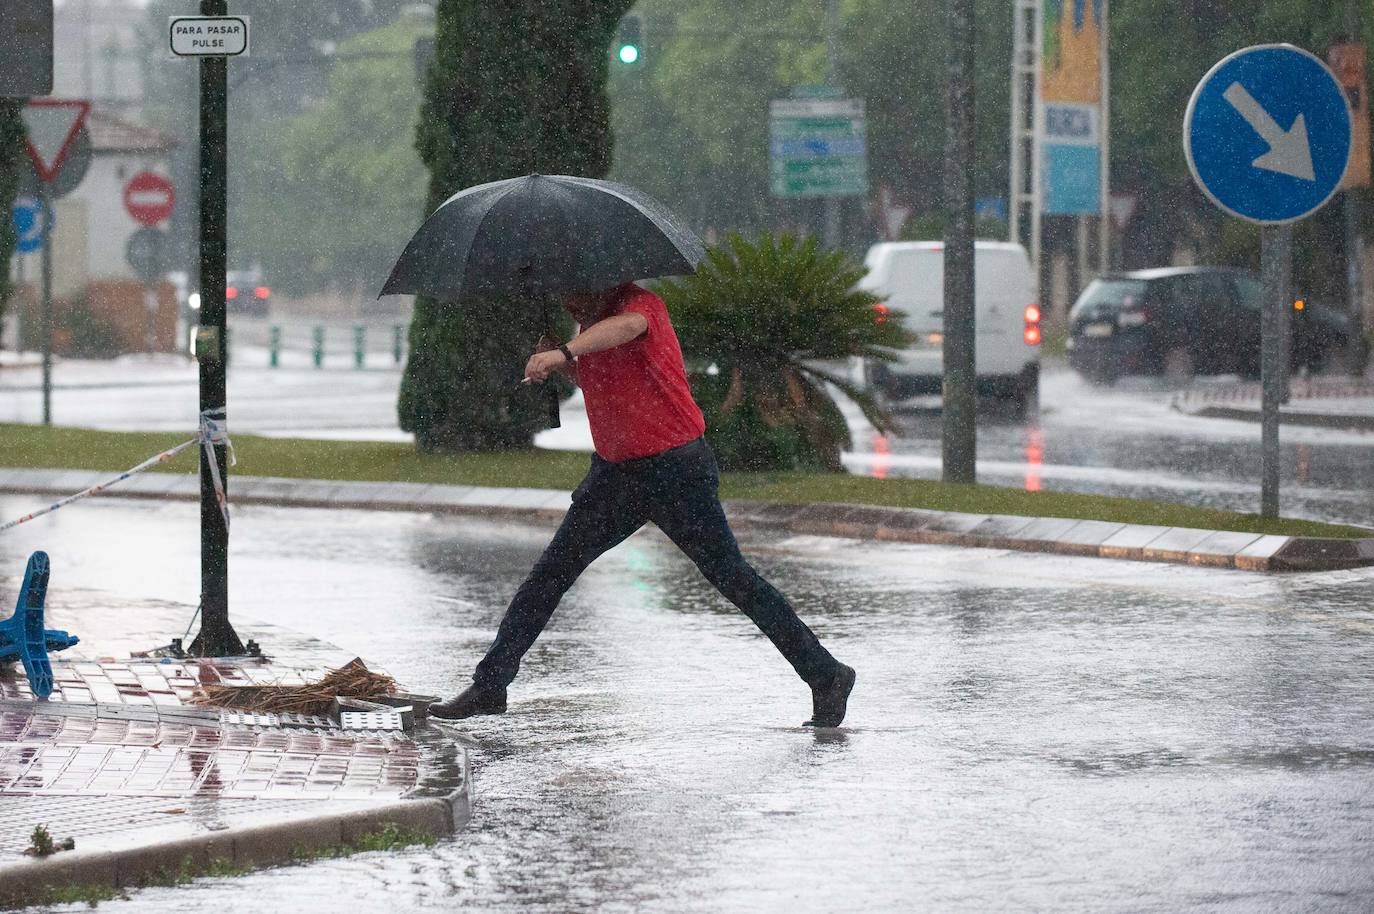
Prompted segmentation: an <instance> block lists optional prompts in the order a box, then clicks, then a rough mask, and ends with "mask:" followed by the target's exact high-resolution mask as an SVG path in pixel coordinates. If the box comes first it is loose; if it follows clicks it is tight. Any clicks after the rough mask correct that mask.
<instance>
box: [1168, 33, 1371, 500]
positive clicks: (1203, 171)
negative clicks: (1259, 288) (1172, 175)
mask: <svg viewBox="0 0 1374 914" xmlns="http://www.w3.org/2000/svg"><path fill="white" fill-rule="evenodd" d="M1350 145H1351V116H1350V107H1349V105H1348V103H1347V101H1346V97H1345V93H1344V92H1343V91H1342V89H1341V85H1340V83H1339V82H1337V81H1336V78H1335V76H1333V75H1332V73H1331V71H1330V69H1328V68H1327V66H1326V64H1325V63H1323V62H1322V61H1321V60H1320V59H1319V58H1317V57H1316V56H1314V55H1312V54H1310V53H1308V52H1307V51H1304V50H1302V49H1301V48H1297V47H1294V46H1293V45H1287V44H1267V45H1257V46H1255V47H1250V48H1245V49H1244V50H1241V51H1237V52H1235V53H1234V54H1231V55H1230V56H1228V57H1226V58H1223V59H1222V60H1221V61H1220V62H1219V63H1217V65H1216V66H1214V67H1212V69H1211V70H1210V71H1208V73H1207V75H1206V76H1204V77H1203V78H1202V81H1201V82H1199V83H1198V85H1197V88H1195V89H1194V90H1193V96H1192V98H1191V99H1190V100H1189V101H1188V111H1187V113H1186V114H1185V115H1184V120H1183V148H1184V153H1185V154H1186V156H1187V158H1188V167H1189V169H1190V170H1191V171H1192V173H1193V178H1194V180H1196V181H1197V183H1198V186H1199V187H1201V188H1202V191H1203V193H1205V194H1206V195H1207V196H1208V197H1209V198H1210V199H1211V201H1212V202H1213V203H1215V204H1216V205H1217V206H1219V207H1221V209H1223V210H1224V211H1225V212H1227V213H1229V214H1231V215H1232V216H1236V217H1238V218H1240V219H1245V220H1247V221H1250V222H1256V223H1259V224H1260V225H1262V226H1263V228H1262V230H1261V249H1260V252H1261V261H1262V264H1263V277H1264V297H1265V300H1264V306H1263V312H1262V314H1261V319H1260V332H1261V342H1260V373H1261V377H1262V382H1263V399H1262V410H1263V412H1262V421H1261V431H1260V442H1261V443H1260V451H1261V462H1262V466H1261V493H1260V510H1261V513H1262V514H1263V516H1264V517H1266V518H1275V517H1278V513H1279V403H1280V402H1281V401H1282V399H1283V396H1284V391H1285V388H1286V374H1287V368H1288V354H1287V352H1286V351H1285V348H1286V346H1285V341H1286V337H1287V331H1286V327H1287V321H1288V312H1289V305H1290V302H1291V295H1290V290H1289V276H1290V273H1291V261H1292V252H1293V229H1292V223H1293V222H1295V221H1297V220H1298V219H1302V218H1304V217H1305V216H1308V215H1310V214H1311V213H1313V212H1315V211H1316V210H1318V209H1320V208H1321V207H1322V206H1323V205H1324V204H1325V203H1326V201H1327V200H1329V199H1331V195H1332V194H1334V193H1335V192H1336V188H1337V187H1338V186H1339V185H1340V182H1341V178H1342V176H1343V175H1344V174H1345V169H1346V163H1347V161H1348V160H1349V157H1350Z"/></svg>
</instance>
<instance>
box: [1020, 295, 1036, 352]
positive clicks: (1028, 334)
mask: <svg viewBox="0 0 1374 914" xmlns="http://www.w3.org/2000/svg"><path fill="white" fill-rule="evenodd" d="M1021 315H1022V316H1023V317H1024V318H1025V319H1026V329H1025V331H1024V332H1023V333H1022V334H1021V336H1022V339H1024V340H1025V341H1026V345H1027V346H1037V345H1039V344H1040V306H1039V305H1037V304H1036V303H1035V302H1031V303H1030V304H1029V305H1026V310H1025V311H1023V312H1021Z"/></svg>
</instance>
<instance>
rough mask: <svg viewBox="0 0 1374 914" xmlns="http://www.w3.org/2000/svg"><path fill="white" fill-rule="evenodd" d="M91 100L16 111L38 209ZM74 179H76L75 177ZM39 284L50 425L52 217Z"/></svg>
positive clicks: (47, 201)
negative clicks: (34, 181) (35, 184)
mask: <svg viewBox="0 0 1374 914" xmlns="http://www.w3.org/2000/svg"><path fill="white" fill-rule="evenodd" d="M90 110H91V103H90V102H87V101H79V100H61V99H55V98H45V99H34V100H33V101H30V102H29V103H28V104H27V105H25V106H24V107H23V109H21V110H20V113H19V116H20V117H21V118H22V119H23V121H24V134H25V142H26V143H27V146H28V153H29V159H30V160H31V161H32V162H33V168H34V172H35V173H36V174H37V175H38V208H39V210H40V211H41V212H42V213H45V214H46V213H51V212H52V201H53V199H54V198H55V197H57V196H59V194H57V193H55V192H54V189H53V184H54V183H55V182H56V181H57V180H58V176H59V175H60V174H61V173H62V170H63V166H64V165H65V164H66V161H67V158H68V155H69V153H70V152H71V151H72V149H73V148H74V147H75V145H76V140H77V137H78V136H80V135H81V126H82V124H83V123H84V122H85V120H86V115H87V114H88V113H89V112H90ZM77 180H80V177H79V176H78V178H77ZM40 263H41V267H40V270H41V276H42V279H41V283H42V290H43V291H42V296H43V310H42V318H41V320H42V337H43V424H44V425H52V335H53V314H52V220H51V219H44V220H43V243H42V254H41V255H40Z"/></svg>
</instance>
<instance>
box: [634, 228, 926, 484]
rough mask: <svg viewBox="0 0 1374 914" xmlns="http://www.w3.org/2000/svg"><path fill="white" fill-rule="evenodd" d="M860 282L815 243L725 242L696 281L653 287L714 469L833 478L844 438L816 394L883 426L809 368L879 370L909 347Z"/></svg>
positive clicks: (833, 378)
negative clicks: (850, 362)
mask: <svg viewBox="0 0 1374 914" xmlns="http://www.w3.org/2000/svg"><path fill="white" fill-rule="evenodd" d="M863 274H864V268H863V267H862V266H859V265H857V264H855V263H854V262H853V261H851V260H850V259H849V257H848V255H846V254H845V253H844V252H843V251H827V250H821V249H820V247H819V245H818V243H817V241H816V239H815V238H807V239H805V240H801V239H799V238H797V237H796V236H794V235H790V234H784V235H781V236H779V237H776V238H775V237H774V236H772V235H768V234H765V235H762V236H760V238H759V239H758V241H756V242H749V241H746V240H745V239H744V238H742V237H740V236H739V235H737V234H733V233H732V234H731V235H730V236H729V237H728V238H727V239H726V242H725V244H722V245H715V246H712V247H711V248H709V249H708V250H707V256H706V260H704V261H703V262H702V263H701V265H700V266H699V267H698V268H697V271H696V273H694V274H692V275H691V276H688V277H686V278H684V279H681V280H676V281H665V282H664V283H662V284H661V285H660V286H659V289H658V291H659V294H660V295H661V296H662V297H663V300H664V302H665V303H666V304H667V305H668V310H669V312H670V314H671V315H672V320H673V324H674V326H675V327H676V329H677V334H678V340H679V342H680V343H681V344H682V351H683V355H684V357H685V358H686V359H687V361H688V365H689V366H690V367H691V369H692V387H693V392H694V393H695V395H696V397H697V401H698V402H699V403H700V404H701V406H702V409H703V411H704V412H705V413H706V434H707V438H708V439H709V440H710V441H711V444H712V447H713V448H714V449H715V451H716V454H717V456H718V457H719V459H720V462H721V466H722V467H723V468H724V469H727V470H778V469H825V470H832V471H839V470H841V469H842V468H841V465H840V452H841V450H842V449H843V448H845V447H847V446H848V445H849V431H848V428H847V426H846V424H845V421H844V417H843V416H842V415H841V413H840V411H839V409H838V408H837V407H836V405H835V402H834V401H833V400H832V399H831V398H830V395H829V394H828V393H827V392H826V389H825V384H826V383H830V384H833V385H835V386H836V387H837V388H839V389H840V390H842V391H843V392H844V393H845V394H846V395H847V396H849V397H850V398H851V399H852V400H854V402H855V403H857V404H858V405H859V407H860V408H861V409H863V411H864V414H865V415H866V416H867V417H868V419H869V421H871V422H872V423H873V424H874V425H875V426H877V427H878V428H880V429H886V428H887V427H888V424H889V422H888V417H887V415H886V414H885V413H883V412H882V411H881V410H880V409H879V408H878V406H877V404H876V403H875V402H874V401H873V399H872V398H871V397H870V396H868V395H867V394H866V393H864V392H863V391H862V390H860V389H858V388H857V387H856V386H855V385H853V384H852V383H850V382H849V381H848V380H847V379H845V378H844V377H841V376H840V374H839V373H838V372H837V371H835V370H834V369H831V368H828V367H827V366H825V365H823V364H818V363H823V362H826V361H832V360H847V359H849V358H850V357H852V356H857V357H860V358H863V359H877V360H881V361H890V360H891V359H892V356H891V354H890V352H889V351H888V350H889V349H890V348H900V347H901V346H903V345H905V344H906V343H908V342H909V341H910V337H909V335H908V334H907V333H906V331H905V330H904V329H902V326H901V323H900V315H898V314H895V313H893V312H888V311H887V310H886V309H885V308H883V307H882V305H881V304H880V303H879V301H878V299H877V297H875V296H874V295H872V294H870V293H868V292H864V291H862V290H860V289H859V288H858V282H859V280H860V279H861V278H862V277H863ZM708 366H709V367H708Z"/></svg>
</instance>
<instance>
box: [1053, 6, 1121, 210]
mask: <svg viewBox="0 0 1374 914" xmlns="http://www.w3.org/2000/svg"><path fill="white" fill-rule="evenodd" d="M1044 16H1045V21H1044V47H1043V48H1042V49H1041V51H1042V53H1041V60H1042V61H1043V64H1042V66H1043V71H1042V73H1041V84H1040V104H1041V105H1042V106H1043V117H1041V119H1040V123H1041V124H1042V125H1043V133H1042V135H1041V137H1040V142H1041V149H1042V150H1043V152H1042V154H1043V155H1044V160H1043V162H1042V172H1041V174H1042V176H1043V178H1042V180H1043V182H1044V187H1043V188H1042V191H1043V195H1044V196H1043V199H1044V205H1043V212H1044V213H1045V214H1046V215H1051V216H1077V215H1096V214H1098V213H1099V212H1101V208H1102V201H1101V199H1100V198H1101V158H1100V157H1101V154H1102V135H1103V131H1104V129H1105V125H1104V124H1102V122H1101V121H1102V117H1101V114H1102V60H1101V54H1102V33H1103V29H1104V28H1105V25H1106V23H1105V21H1104V16H1105V13H1104V10H1103V0H1044Z"/></svg>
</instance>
